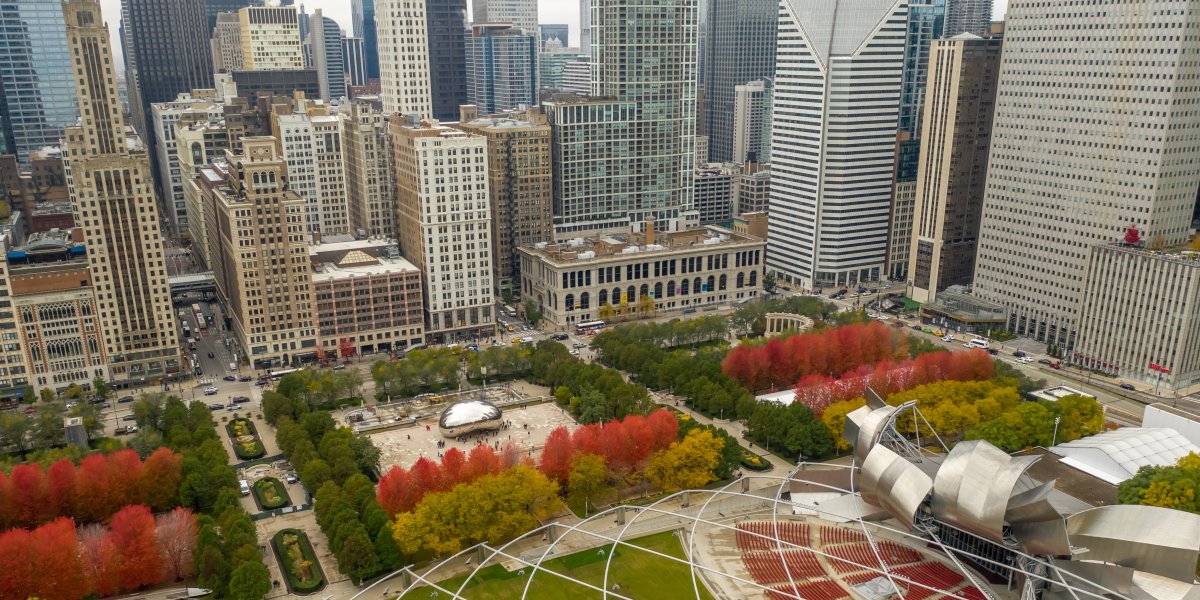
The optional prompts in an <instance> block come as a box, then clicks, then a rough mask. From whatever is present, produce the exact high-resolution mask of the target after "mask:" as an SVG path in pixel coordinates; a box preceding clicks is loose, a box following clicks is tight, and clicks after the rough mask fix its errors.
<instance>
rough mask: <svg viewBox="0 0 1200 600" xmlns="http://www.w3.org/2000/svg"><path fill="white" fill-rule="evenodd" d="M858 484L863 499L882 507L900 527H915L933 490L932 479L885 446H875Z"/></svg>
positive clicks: (864, 464)
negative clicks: (913, 525)
mask: <svg viewBox="0 0 1200 600" xmlns="http://www.w3.org/2000/svg"><path fill="white" fill-rule="evenodd" d="M859 485H860V486H861V487H860V489H861V493H862V498H863V500H866V501H867V502H870V503H871V504H874V505H875V506H880V507H883V509H884V510H886V511H888V513H889V514H891V515H892V517H894V518H895V519H896V520H897V521H899V522H900V523H901V524H903V525H905V526H907V527H912V524H913V522H914V521H916V518H917V511H918V510H920V508H921V504H922V503H923V502H925V498H926V497H927V496H929V492H930V490H932V489H933V480H932V479H930V478H929V476H928V475H926V474H925V472H924V471H922V470H921V469H920V468H918V467H917V466H916V465H914V464H912V463H911V462H909V461H908V460H907V459H905V458H903V457H901V456H900V455H899V454H896V453H895V452H892V451H891V450H889V449H888V448H887V447H886V446H875V447H874V448H872V449H871V452H870V453H869V454H868V455H867V460H866V461H865V462H863V466H862V479H861V480H860V483H859Z"/></svg>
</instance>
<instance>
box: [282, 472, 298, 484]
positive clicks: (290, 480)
mask: <svg viewBox="0 0 1200 600" xmlns="http://www.w3.org/2000/svg"><path fill="white" fill-rule="evenodd" d="M283 480H284V481H286V482H288V483H296V482H298V481H300V478H299V477H296V474H295V473H288V474H287V475H284V477H283Z"/></svg>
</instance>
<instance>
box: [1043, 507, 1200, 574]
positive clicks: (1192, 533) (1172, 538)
mask: <svg viewBox="0 0 1200 600" xmlns="http://www.w3.org/2000/svg"><path fill="white" fill-rule="evenodd" d="M1067 534H1068V535H1070V536H1071V545H1073V546H1076V547H1079V548H1085V549H1086V551H1085V552H1081V553H1079V554H1078V555H1077V556H1076V557H1075V558H1076V559H1077V560H1088V561H1103V562H1107V563H1114V564H1117V565H1121V566H1124V567H1131V568H1133V569H1135V570H1138V571H1145V572H1147V573H1154V574H1156V575H1162V576H1163V577H1170V578H1172V579H1177V580H1180V581H1188V582H1190V581H1192V580H1193V579H1194V578H1195V573H1196V558H1197V556H1198V555H1200V515H1196V514H1192V513H1187V512H1183V511H1181V510H1171V509H1169V508H1159V507H1157V506H1141V505H1136V504H1118V505H1114V506H1101V507H1099V508H1093V509H1091V510H1085V511H1083V512H1080V513H1075V514H1073V515H1071V516H1070V517H1068V518H1067Z"/></svg>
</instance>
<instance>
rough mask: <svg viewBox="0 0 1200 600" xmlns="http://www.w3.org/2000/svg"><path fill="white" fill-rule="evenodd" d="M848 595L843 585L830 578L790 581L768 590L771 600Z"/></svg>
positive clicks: (827, 598)
mask: <svg viewBox="0 0 1200 600" xmlns="http://www.w3.org/2000/svg"><path fill="white" fill-rule="evenodd" d="M848 596H849V594H847V593H846V590H844V589H842V586H840V585H838V584H837V583H835V582H833V581H829V580H825V581H807V582H804V583H796V584H791V583H789V584H786V585H777V586H775V587H773V588H771V589H769V590H767V598H770V600H838V599H839V598H846V597H848Z"/></svg>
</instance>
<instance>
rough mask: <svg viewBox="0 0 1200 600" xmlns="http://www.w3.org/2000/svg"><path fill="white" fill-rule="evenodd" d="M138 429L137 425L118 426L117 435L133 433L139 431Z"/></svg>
mask: <svg viewBox="0 0 1200 600" xmlns="http://www.w3.org/2000/svg"><path fill="white" fill-rule="evenodd" d="M137 430H138V428H137V425H129V426H122V427H118V428H117V430H116V434H117V435H127V434H131V433H137Z"/></svg>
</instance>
